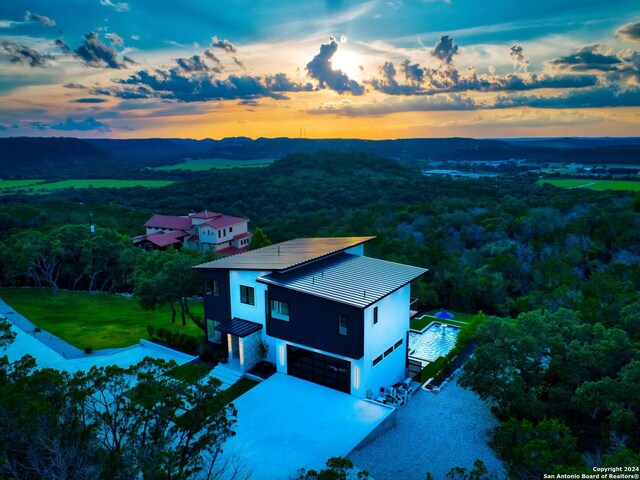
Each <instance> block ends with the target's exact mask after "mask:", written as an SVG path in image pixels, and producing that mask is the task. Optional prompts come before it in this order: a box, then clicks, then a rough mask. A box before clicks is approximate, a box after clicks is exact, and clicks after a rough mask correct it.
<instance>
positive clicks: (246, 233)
mask: <svg viewBox="0 0 640 480" xmlns="http://www.w3.org/2000/svg"><path fill="white" fill-rule="evenodd" d="M250 236H251V234H250V233H249V232H244V233H239V234H237V235H234V236H233V238H236V239H238V240H240V239H241V238H247V237H250Z"/></svg>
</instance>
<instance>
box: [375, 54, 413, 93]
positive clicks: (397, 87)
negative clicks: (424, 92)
mask: <svg viewBox="0 0 640 480" xmlns="http://www.w3.org/2000/svg"><path fill="white" fill-rule="evenodd" d="M406 62H407V63H408V60H407V61H406ZM401 65H405V62H402V64H401ZM378 72H379V73H380V75H382V79H373V80H371V81H369V84H370V85H371V86H372V87H373V88H374V89H375V90H378V91H380V92H383V93H386V94H387V95H416V94H418V93H420V91H421V87H420V86H416V85H406V84H404V85H401V84H399V83H398V81H397V80H396V73H397V72H396V68H395V66H394V65H393V63H392V62H385V63H384V64H383V65H381V66H380V67H379V68H378Z"/></svg>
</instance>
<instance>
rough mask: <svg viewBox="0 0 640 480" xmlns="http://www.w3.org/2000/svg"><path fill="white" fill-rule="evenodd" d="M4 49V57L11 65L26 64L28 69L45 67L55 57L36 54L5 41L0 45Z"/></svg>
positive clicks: (21, 46)
mask: <svg viewBox="0 0 640 480" xmlns="http://www.w3.org/2000/svg"><path fill="white" fill-rule="evenodd" d="M0 45H1V46H2V48H3V49H4V55H3V56H4V57H5V58H7V59H8V60H9V62H11V63H16V64H27V65H29V66H30V67H46V66H47V62H48V61H49V60H54V59H55V57H53V56H52V55H48V54H45V53H41V52H38V51H37V50H34V49H32V48H30V47H27V46H26V45H21V44H19V43H15V42H11V41H5V42H2V44H0Z"/></svg>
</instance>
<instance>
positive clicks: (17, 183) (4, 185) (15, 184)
mask: <svg viewBox="0 0 640 480" xmlns="http://www.w3.org/2000/svg"><path fill="white" fill-rule="evenodd" d="M42 182H44V180H0V190H8V189H21V188H30V187H33V186H34V185H36V184H38V183H42Z"/></svg>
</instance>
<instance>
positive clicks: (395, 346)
mask: <svg viewBox="0 0 640 480" xmlns="http://www.w3.org/2000/svg"><path fill="white" fill-rule="evenodd" d="M401 345H402V339H400V340H398V341H397V342H396V344H395V345H394V346H393V348H398V347H400V346H401Z"/></svg>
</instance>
